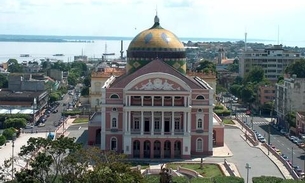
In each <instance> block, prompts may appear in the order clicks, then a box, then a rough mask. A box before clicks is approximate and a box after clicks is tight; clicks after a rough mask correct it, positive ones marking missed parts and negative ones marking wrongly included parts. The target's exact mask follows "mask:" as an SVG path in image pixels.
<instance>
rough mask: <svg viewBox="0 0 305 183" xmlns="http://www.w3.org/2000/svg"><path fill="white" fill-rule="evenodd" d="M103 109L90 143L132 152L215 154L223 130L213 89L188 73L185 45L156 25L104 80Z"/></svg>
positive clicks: (140, 155)
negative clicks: (121, 71)
mask: <svg viewBox="0 0 305 183" xmlns="http://www.w3.org/2000/svg"><path fill="white" fill-rule="evenodd" d="M100 86H101V87H100V96H99V100H98V101H99V106H100V108H99V112H96V113H95V114H94V115H93V116H92V117H91V120H90V122H89V130H88V131H89V132H88V133H89V137H88V144H89V145H99V146H100V148H101V149H102V150H114V151H117V152H122V153H124V154H127V155H128V156H129V157H130V158H185V159H186V158H191V157H194V156H202V155H212V154H213V146H222V145H223V138H224V135H223V133H224V131H223V125H222V122H221V120H220V119H219V117H218V116H217V115H216V114H214V113H213V105H214V97H213V93H214V89H213V88H212V87H211V86H210V85H209V84H208V83H207V82H205V81H204V80H203V79H201V78H200V77H197V76H188V75H186V53H185V48H184V45H183V44H182V43H181V42H180V40H179V39H178V38H177V36H176V35H174V34H173V33H172V32H170V31H168V30H166V29H163V28H162V27H161V26H160V23H159V18H158V17H157V16H155V19H154V25H153V26H152V27H151V28H149V29H147V30H144V31H142V32H140V33H139V34H138V35H137V36H136V37H135V38H134V39H133V40H132V42H131V43H130V45H129V47H128V50H127V66H126V72H125V73H124V74H122V75H120V76H119V77H116V76H114V75H112V76H110V77H109V78H108V79H107V80H106V81H105V82H103V84H102V85H100Z"/></svg>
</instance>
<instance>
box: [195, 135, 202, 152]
mask: <svg viewBox="0 0 305 183" xmlns="http://www.w3.org/2000/svg"><path fill="white" fill-rule="evenodd" d="M196 151H197V152H202V151H203V140H202V139H201V138H198V139H197V140H196Z"/></svg>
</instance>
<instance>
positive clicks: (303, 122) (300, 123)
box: [296, 111, 305, 136]
mask: <svg viewBox="0 0 305 183" xmlns="http://www.w3.org/2000/svg"><path fill="white" fill-rule="evenodd" d="M296 132H297V135H301V136H304V135H305V112H300V111H299V112H296Z"/></svg>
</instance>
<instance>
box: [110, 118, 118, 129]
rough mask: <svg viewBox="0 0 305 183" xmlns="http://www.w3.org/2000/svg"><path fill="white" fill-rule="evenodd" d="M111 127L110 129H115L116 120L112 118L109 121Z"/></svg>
mask: <svg viewBox="0 0 305 183" xmlns="http://www.w3.org/2000/svg"><path fill="white" fill-rule="evenodd" d="M111 127H112V128H117V120H116V118H112V120H111Z"/></svg>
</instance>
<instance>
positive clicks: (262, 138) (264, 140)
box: [258, 137, 266, 143]
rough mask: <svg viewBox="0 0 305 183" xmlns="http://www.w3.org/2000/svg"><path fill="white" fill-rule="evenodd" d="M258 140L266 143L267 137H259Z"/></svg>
mask: <svg viewBox="0 0 305 183" xmlns="http://www.w3.org/2000/svg"><path fill="white" fill-rule="evenodd" d="M258 141H260V142H261V143H266V139H265V138H264V137H260V138H258Z"/></svg>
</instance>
